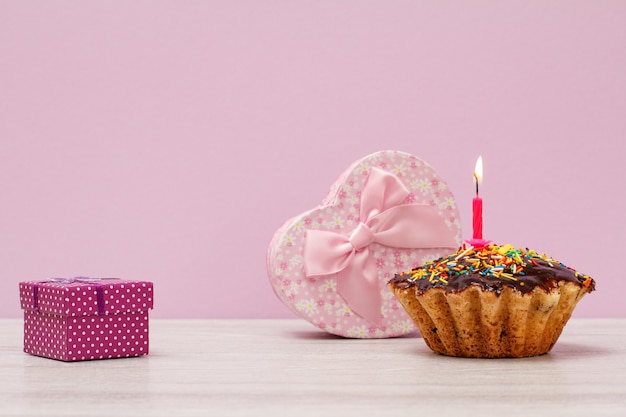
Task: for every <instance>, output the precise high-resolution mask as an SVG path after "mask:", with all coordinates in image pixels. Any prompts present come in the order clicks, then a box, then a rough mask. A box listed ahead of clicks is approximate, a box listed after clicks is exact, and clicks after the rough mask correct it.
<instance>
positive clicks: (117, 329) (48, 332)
mask: <svg viewBox="0 0 626 417" xmlns="http://www.w3.org/2000/svg"><path fill="white" fill-rule="evenodd" d="M153 300H154V297H153V284H152V283H151V282H147V281H132V280H124V279H118V278H86V277H75V278H50V279H47V280H43V281H27V282H20V302H21V305H22V309H23V310H24V352H26V353H30V354H31V355H36V356H43V357H46V358H51V359H58V360H61V361H68V362H73V361H83V360H92V359H110V358H122V357H130V356H141V355H147V354H148V345H149V343H148V310H150V309H152V308H153Z"/></svg>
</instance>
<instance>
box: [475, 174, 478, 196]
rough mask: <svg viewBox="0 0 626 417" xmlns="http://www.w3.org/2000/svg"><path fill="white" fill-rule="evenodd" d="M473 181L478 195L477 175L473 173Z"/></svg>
mask: <svg viewBox="0 0 626 417" xmlns="http://www.w3.org/2000/svg"><path fill="white" fill-rule="evenodd" d="M474 182H475V183H476V195H478V177H477V176H476V174H474Z"/></svg>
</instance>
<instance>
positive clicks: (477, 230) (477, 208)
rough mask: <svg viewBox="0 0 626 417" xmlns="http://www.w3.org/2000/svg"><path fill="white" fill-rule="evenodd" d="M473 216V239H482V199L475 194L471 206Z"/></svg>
mask: <svg viewBox="0 0 626 417" xmlns="http://www.w3.org/2000/svg"><path fill="white" fill-rule="evenodd" d="M472 208H473V210H472V212H473V214H474V218H473V222H472V224H473V226H474V235H473V236H472V237H473V238H474V239H482V238H483V199H482V198H480V197H479V196H478V194H476V197H474V201H473V206H472Z"/></svg>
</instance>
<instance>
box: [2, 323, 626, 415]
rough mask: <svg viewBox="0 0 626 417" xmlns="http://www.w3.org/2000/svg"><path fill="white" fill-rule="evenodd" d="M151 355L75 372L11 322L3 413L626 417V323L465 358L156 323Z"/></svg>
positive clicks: (263, 326)
mask: <svg viewBox="0 0 626 417" xmlns="http://www.w3.org/2000/svg"><path fill="white" fill-rule="evenodd" d="M150 324H151V329H150V332H151V333H150V337H151V346H150V349H151V353H150V355H148V356H144V357H139V358H127V359H112V360H101V361H90V362H79V363H64V362H58V361H54V360H51V359H44V358H39V357H35V356H30V355H27V354H25V353H23V352H22V322H21V321H20V320H9V319H5V320H0V372H1V373H0V415H1V416H107V417H108V416H155V417H158V416H164V417H171V416H213V415H215V416H252V415H254V416H264V415H272V416H316V417H317V416H332V415H339V416H347V417H349V416H360V417H362V416H381V415H393V416H429V415H435V414H437V415H439V416H446V415H454V416H466V415H467V416H474V415H475V416H481V417H489V416H503V415H506V416H529V415H533V414H536V415H538V416H590V415H593V416H594V417H599V416H624V415H626V319H572V320H570V323H569V324H568V325H567V326H566V328H565V330H564V332H563V334H562V336H561V338H560V339H559V342H558V343H557V345H556V346H555V348H554V349H553V350H552V352H551V353H549V354H547V355H543V356H539V357H535V358H527V359H462V358H450V357H445V356H439V355H437V354H434V353H432V352H431V351H430V350H429V349H428V348H427V347H426V345H425V344H424V341H423V340H421V339H420V338H416V337H403V338H397V339H384V340H351V339H343V338H339V337H335V336H331V335H328V334H326V333H323V332H321V331H319V330H317V329H316V328H314V327H312V326H311V325H309V324H308V323H306V322H304V321H300V320H152V321H151V323H150Z"/></svg>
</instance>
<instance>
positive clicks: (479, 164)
mask: <svg viewBox="0 0 626 417" xmlns="http://www.w3.org/2000/svg"><path fill="white" fill-rule="evenodd" d="M474 178H475V179H476V185H478V184H482V183H483V157H482V155H481V156H479V157H478V159H477V160H476V168H474Z"/></svg>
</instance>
